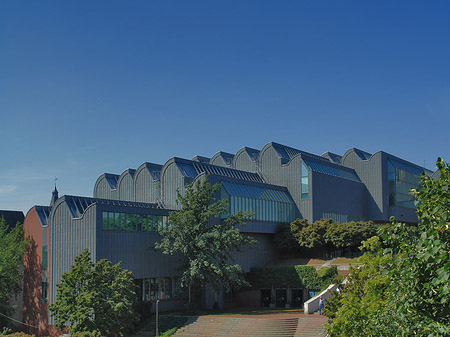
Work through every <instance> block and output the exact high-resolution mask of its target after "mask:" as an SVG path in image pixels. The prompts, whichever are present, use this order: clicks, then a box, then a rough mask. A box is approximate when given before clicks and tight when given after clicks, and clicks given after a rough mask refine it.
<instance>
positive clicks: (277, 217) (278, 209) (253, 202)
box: [230, 195, 295, 222]
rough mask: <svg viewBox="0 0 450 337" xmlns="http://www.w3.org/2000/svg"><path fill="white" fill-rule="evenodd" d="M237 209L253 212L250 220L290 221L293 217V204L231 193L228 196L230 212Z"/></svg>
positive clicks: (234, 212) (234, 211)
mask: <svg viewBox="0 0 450 337" xmlns="http://www.w3.org/2000/svg"><path fill="white" fill-rule="evenodd" d="M238 211H250V212H254V213H255V215H254V216H252V217H251V218H250V219H251V220H261V221H273V222H291V221H294V219H295V205H294V204H293V203H292V204H288V203H283V202H276V201H268V200H261V199H253V198H245V197H239V196H234V195H232V196H231V197H230V213H231V214H236V213H237V212H238Z"/></svg>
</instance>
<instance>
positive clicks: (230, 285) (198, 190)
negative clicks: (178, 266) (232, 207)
mask: <svg viewBox="0 0 450 337" xmlns="http://www.w3.org/2000/svg"><path fill="white" fill-rule="evenodd" d="M220 188H221V185H220V184H215V185H211V184H210V183H209V181H208V179H207V178H205V179H204V180H200V179H199V180H197V181H196V182H195V183H194V184H187V185H186V189H185V195H184V196H183V195H181V194H180V192H179V191H178V198H177V202H178V203H179V204H180V205H181V209H180V210H178V211H174V212H172V213H171V214H170V216H169V226H168V228H166V229H163V230H162V231H161V240H160V242H158V243H156V245H155V248H156V249H159V250H161V251H162V252H163V253H164V254H169V255H173V254H175V253H181V256H182V259H183V262H184V269H183V272H182V274H181V277H180V283H181V284H180V285H181V287H188V288H189V289H190V286H191V285H198V286H201V285H205V284H210V285H211V286H212V288H213V289H214V290H215V291H216V292H217V293H218V292H220V291H221V290H222V289H224V290H225V291H226V292H228V291H231V290H232V289H238V288H240V287H242V286H244V285H247V282H246V281H245V279H244V277H243V271H242V268H241V266H240V265H238V264H234V263H233V261H234V259H233V257H232V253H233V252H235V251H240V250H241V248H242V247H243V246H244V245H248V244H253V243H255V240H254V239H252V238H251V237H249V236H246V235H242V234H241V233H240V231H239V229H237V228H235V226H236V225H238V224H244V223H245V220H246V219H247V218H248V217H249V216H251V215H252V213H249V212H241V211H239V212H237V213H236V214H232V215H231V214H229V212H228V201H227V200H225V199H221V200H216V199H215V194H216V192H218V191H219V190H220ZM189 297H190V296H189ZM190 301H191V298H189V302H190Z"/></svg>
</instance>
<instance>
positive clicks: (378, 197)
mask: <svg viewBox="0 0 450 337" xmlns="http://www.w3.org/2000/svg"><path fill="white" fill-rule="evenodd" d="M383 157H384V155H383V153H382V152H377V153H375V154H374V155H372V157H371V158H370V159H369V160H363V159H361V157H360V156H359V155H358V153H356V152H355V151H354V149H353V150H349V151H348V152H347V153H346V154H345V155H344V157H343V161H342V164H343V165H344V166H347V167H350V168H353V169H354V170H355V172H356V173H357V174H358V176H359V178H360V179H361V182H362V183H363V184H364V185H365V187H366V196H365V211H366V212H365V217H366V218H367V219H371V220H388V219H389V216H388V209H387V208H386V207H387V205H388V204H387V203H385V202H384V201H383V191H384V188H383V186H385V185H386V192H385V193H386V198H385V199H386V202H388V201H389V200H388V198H387V173H385V174H384V173H383V172H387V163H386V158H383Z"/></svg>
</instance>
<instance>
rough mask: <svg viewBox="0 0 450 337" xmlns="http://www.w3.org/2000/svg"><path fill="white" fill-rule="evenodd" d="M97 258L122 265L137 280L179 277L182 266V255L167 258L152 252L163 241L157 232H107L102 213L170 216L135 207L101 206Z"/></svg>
mask: <svg viewBox="0 0 450 337" xmlns="http://www.w3.org/2000/svg"><path fill="white" fill-rule="evenodd" d="M97 210H98V211H97V212H98V214H97V238H98V240H97V259H98V260H100V259H108V260H110V261H111V262H112V263H118V262H120V261H121V262H122V263H121V267H122V268H124V269H128V270H130V271H131V272H132V273H133V275H134V278H152V277H169V276H176V275H178V274H177V268H179V267H180V261H179V255H175V256H169V255H164V254H162V253H161V252H160V251H156V250H154V249H152V248H153V247H154V244H155V242H157V241H158V240H159V239H160V236H159V234H158V233H155V232H140V231H136V232H131V231H130V232H129V231H104V230H103V229H102V212H104V211H106V212H108V211H109V212H123V213H131V214H153V215H168V211H167V210H160V209H142V208H134V207H126V206H120V207H117V206H116V207H111V206H108V205H98V208H97Z"/></svg>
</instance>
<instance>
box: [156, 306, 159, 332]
mask: <svg viewBox="0 0 450 337" xmlns="http://www.w3.org/2000/svg"><path fill="white" fill-rule="evenodd" d="M158 304H159V300H156V336H159V332H158Z"/></svg>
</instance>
